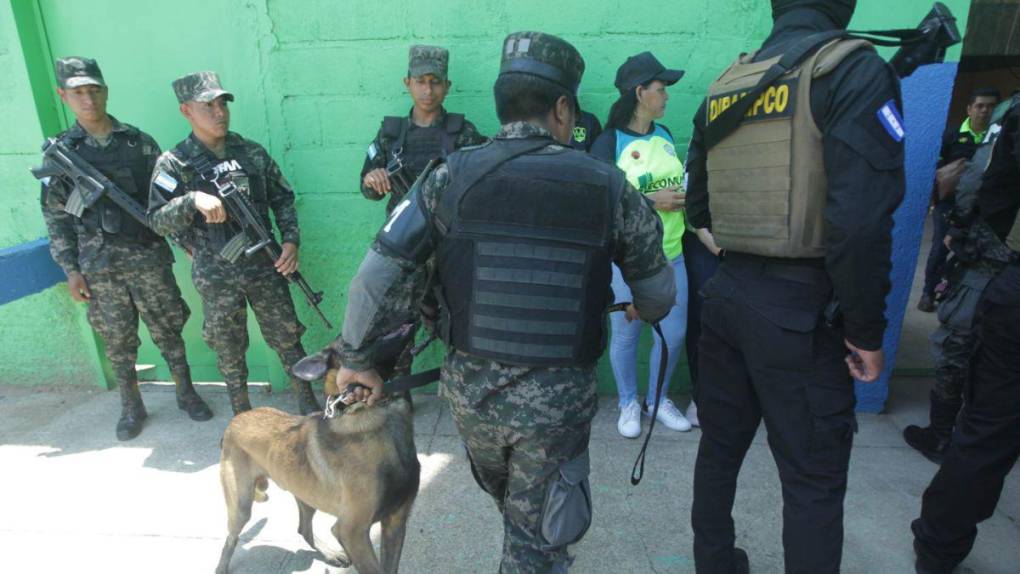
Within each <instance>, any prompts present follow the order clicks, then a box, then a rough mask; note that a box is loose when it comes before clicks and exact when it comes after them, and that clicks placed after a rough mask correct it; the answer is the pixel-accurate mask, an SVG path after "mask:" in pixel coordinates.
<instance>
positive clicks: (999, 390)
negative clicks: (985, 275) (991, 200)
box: [912, 264, 1020, 573]
mask: <svg viewBox="0 0 1020 574" xmlns="http://www.w3.org/2000/svg"><path fill="white" fill-rule="evenodd" d="M978 313H979V314H980V315H981V321H982V323H981V329H980V331H979V339H978V347H977V351H976V353H975V355H974V360H973V362H972V363H971V380H970V383H969V384H968V385H967V387H966V388H965V390H964V396H965V405H964V408H963V411H962V412H961V414H960V419H959V421H958V423H957V425H956V431H955V432H954V433H953V442H952V446H951V447H950V449H949V451H948V452H947V453H946V459H945V461H944V462H943V463H942V467H941V468H939V471H938V473H937V474H936V475H935V478H934V479H932V481H931V485H929V486H928V489H927V490H926V491H925V492H924V499H923V501H922V506H921V517H920V518H918V519H917V520H915V521H914V523H913V524H912V529H913V531H914V549H915V551H916V552H917V566H918V572H924V573H929V572H930V573H943V572H945V573H949V572H951V571H952V570H953V568H955V567H956V565H957V564H959V563H960V562H962V561H963V559H964V558H965V557H966V556H967V554H969V553H970V550H971V548H972V547H973V546H974V539H975V538H976V537H977V525H978V523H979V522H981V521H983V520H985V519H987V518H988V517H990V516H991V515H992V513H993V512H994V511H995V506H996V505H997V504H998V502H999V496H1000V495H1001V494H1002V485H1003V481H1004V480H1005V478H1006V475H1007V474H1009V471H1010V470H1011V469H1012V468H1013V465H1014V464H1015V463H1016V460H1017V456H1018V455H1020V264H1013V265H1010V266H1009V267H1007V268H1006V270H1004V271H1003V272H1002V273H1001V274H999V276H998V277H996V278H995V279H994V280H993V281H992V282H991V283H990V284H989V285H988V288H987V289H986V290H985V294H984V297H983V299H982V301H981V304H980V306H979V309H978Z"/></svg>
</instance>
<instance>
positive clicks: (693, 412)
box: [685, 400, 701, 427]
mask: <svg viewBox="0 0 1020 574" xmlns="http://www.w3.org/2000/svg"><path fill="white" fill-rule="evenodd" d="M685 416H686V417H687V422H689V423H691V426H692V427H700V426H701V423H700V422H698V405H696V404H694V401H693V400H692V401H691V404H689V405H687V414H686V415H685Z"/></svg>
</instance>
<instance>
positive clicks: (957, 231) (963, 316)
mask: <svg viewBox="0 0 1020 574" xmlns="http://www.w3.org/2000/svg"><path fill="white" fill-rule="evenodd" d="M979 93H980V92H979ZM984 97H985V98H987V97H988V96H984ZM978 98H979V100H978V101H977V102H976V104H980V103H981V102H980V98H981V96H978ZM1015 101H1020V99H1017V100H1013V101H1006V102H1003V103H1002V106H1000V108H997V109H996V114H995V115H996V116H998V117H993V119H992V122H991V125H989V124H985V125H986V126H987V127H986V129H987V136H986V137H985V142H984V143H982V144H981V145H980V147H973V146H971V145H969V142H971V141H972V137H973V136H972V133H968V134H967V135H963V128H961V132H960V134H961V137H960V138H958V140H957V139H954V140H951V141H950V143H951V144H953V147H954V148H956V153H967V156H965V157H968V158H970V159H969V160H968V163H967V165H966V168H965V169H964V171H963V173H962V174H961V176H960V178H959V183H958V185H956V189H955V192H954V196H953V198H952V200H951V202H950V204H951V210H950V211H949V212H948V213H946V216H947V221H946V223H945V226H947V227H946V230H945V232H944V233H943V232H940V233H939V235H941V237H940V238H939V243H940V244H943V242H945V241H946V239H945V238H946V237H947V236H948V237H950V238H951V242H949V245H950V246H951V251H952V252H953V260H952V261H953V263H952V265H950V266H949V272H948V273H946V275H947V279H948V280H949V288H948V289H947V290H946V293H945V296H944V297H943V299H942V301H941V302H940V303H939V307H938V319H939V326H938V328H937V329H935V331H934V332H933V333H932V334H931V342H932V353H933V354H934V356H935V385H934V387H933V388H932V390H931V395H930V403H931V405H930V410H929V421H930V422H929V425H928V426H926V427H920V426H917V425H909V426H907V428H905V429H903V438H904V440H906V442H907V444H909V445H910V446H912V447H913V448H915V449H917V450H918V451H919V452H920V453H921V454H923V455H924V456H925V457H926V458H928V459H929V460H931V461H932V462H934V463H936V464H942V460H943V458H944V456H945V453H946V451H947V450H948V449H949V443H950V442H951V440H952V433H953V427H954V426H955V425H956V418H957V415H958V414H959V412H960V408H961V407H962V406H963V391H964V387H965V386H966V383H967V381H968V380H969V379H970V363H971V358H972V355H973V354H974V348H975V344H976V340H977V335H978V332H979V330H980V325H978V323H977V321H976V319H977V315H978V313H977V311H978V305H979V303H980V300H981V294H982V293H983V292H984V290H985V288H986V287H987V286H988V284H989V282H991V280H992V279H993V278H994V277H995V276H996V275H997V274H998V273H999V272H1000V271H1002V268H1003V266H1005V265H1006V264H1007V263H1009V261H1010V258H1011V256H1012V254H1011V253H1010V252H1009V250H1008V249H1006V247H1005V246H1004V245H1003V244H1002V241H1001V240H1000V238H999V237H997V236H996V234H995V232H994V231H993V230H992V229H991V227H989V226H988V223H987V222H985V221H983V220H981V218H980V217H979V216H978V209H977V208H978V201H977V200H978V194H979V191H980V187H981V179H982V175H983V174H984V172H985V169H986V168H987V167H988V165H989V161H990V159H991V152H992V150H993V146H994V142H995V141H996V139H997V138H998V136H999V135H1000V134H1001V120H1002V119H1004V117H1005V115H1006V112H1007V111H1008V110H1009V109H1010V107H1011V106H1010V104H1011V103H1014V102H1015ZM973 105H975V104H972V106H973ZM964 126H965V127H967V126H968V123H966V122H965V124H964ZM968 131H969V128H968ZM954 142H955V143H954ZM968 147H969V148H970V149H969V150H968V149H967V148H968ZM943 152H944V153H943V157H945V147H943ZM957 225H960V226H961V227H957ZM943 247H947V246H946V245H943ZM948 250H949V248H948V247H947V251H948Z"/></svg>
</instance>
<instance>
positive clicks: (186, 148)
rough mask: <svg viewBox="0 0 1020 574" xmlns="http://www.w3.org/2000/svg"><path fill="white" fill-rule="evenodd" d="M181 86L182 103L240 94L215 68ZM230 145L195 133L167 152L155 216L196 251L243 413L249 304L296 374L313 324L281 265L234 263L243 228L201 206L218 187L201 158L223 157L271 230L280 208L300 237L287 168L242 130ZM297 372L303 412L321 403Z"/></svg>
mask: <svg viewBox="0 0 1020 574" xmlns="http://www.w3.org/2000/svg"><path fill="white" fill-rule="evenodd" d="M174 88H175V91H177V95H178V99H179V100H180V101H182V102H183V101H188V100H189V99H195V100H197V101H202V100H198V98H199V97H210V96H211V98H210V100H211V99H214V98H215V97H219V96H224V95H226V96H228V97H229V98H230V99H233V96H232V95H231V94H229V92H225V91H223V90H222V89H221V88H220V86H219V79H218V78H217V77H216V76H215V74H212V73H210V72H204V73H200V74H193V75H190V76H185V77H184V78H181V79H179V80H177V81H176V82H174ZM206 101H209V100H206ZM225 147H226V149H225V154H224V155H223V156H222V157H217V156H214V154H213V153H212V152H211V151H210V150H209V149H208V148H207V147H206V146H205V145H203V144H202V143H201V142H200V141H199V140H198V139H197V138H196V137H195V135H194V134H191V135H189V136H188V137H187V138H186V139H185V140H184V141H182V142H181V143H179V144H178V145H177V146H176V147H175V148H174V149H172V150H170V151H167V152H165V153H163V155H161V156H160V157H159V159H158V160H157V162H156V166H155V169H154V171H153V178H152V183H151V186H150V194H151V197H150V202H149V209H150V211H149V218H150V222H151V224H152V227H153V229H155V230H156V232H157V233H159V234H161V235H173V236H175V237H177V238H178V239H179V240H180V241H181V242H182V243H183V244H184V245H187V246H188V248H189V249H190V250H191V252H192V256H193V258H194V262H193V266H192V273H191V275H192V280H193V281H194V283H195V288H196V289H197V290H198V292H199V294H200V295H201V297H202V313H203V315H204V322H203V325H202V336H203V338H204V339H205V342H206V343H207V344H208V345H209V347H210V348H211V349H212V350H213V351H215V352H216V361H217V366H218V367H219V370H220V373H221V374H222V375H223V378H224V381H225V382H226V383H227V387H228V389H229V391H230V397H231V405H232V407H233V409H234V412H235V414H236V413H238V412H242V411H245V410H248V409H250V408H251V406H250V403H249V401H248V392H247V382H248V366H247V363H246V361H245V351H246V350H247V349H248V327H247V310H246V307H247V305H251V307H252V310H253V311H254V312H255V318H256V319H257V320H258V323H259V327H260V328H261V329H262V334H263V337H264V338H265V340H266V343H268V344H269V346H270V347H271V348H272V349H273V350H274V351H276V354H277V355H278V356H279V357H280V361H281V362H282V363H283V366H284V368H285V369H286V370H287V372H288V373H290V369H291V367H292V366H293V365H294V363H296V362H297V361H298V360H300V359H301V358H303V357H304V356H305V351H304V348H303V347H302V345H301V335H302V334H303V333H304V332H305V327H304V325H302V324H301V322H300V321H299V320H298V317H297V313H296V312H295V310H294V302H293V300H292V299H291V296H290V289H289V287H288V284H287V280H286V279H285V278H284V277H283V276H282V275H281V274H280V273H278V272H277V271H276V269H275V268H274V266H273V262H272V261H270V260H269V258H268V256H267V255H266V254H265V252H262V251H260V252H258V253H256V254H255V255H253V256H251V257H244V256H242V257H241V258H240V259H238V260H237V261H236V262H234V263H230V262H229V261H227V260H226V259H224V258H223V257H221V256H220V249H221V248H223V246H224V244H225V243H226V241H227V240H229V239H230V238H231V237H233V236H234V235H235V234H236V233H237V232H238V228H236V227H235V226H234V224H233V223H231V222H230V221H229V219H228V221H227V222H225V223H219V224H207V223H205V220H204V218H203V216H202V215H201V214H200V213H199V212H198V211H197V210H196V208H195V199H194V198H195V192H196V191H203V192H205V193H209V194H211V195H215V194H216V192H215V190H214V187H213V186H212V184H211V183H210V182H208V181H205V180H204V179H202V177H201V174H199V173H198V172H197V171H196V169H195V165H196V164H208V165H214V164H215V165H216V169H217V170H218V171H226V172H227V177H229V178H231V179H232V181H233V182H234V183H235V184H236V185H237V187H238V188H239V189H240V190H241V192H243V193H245V194H247V195H248V197H249V198H250V199H251V201H252V203H253V204H254V205H255V208H256V210H257V212H258V214H259V216H261V219H262V225H263V226H265V228H266V229H268V230H271V229H272V224H271V223H270V219H269V210H270V209H272V212H273V217H274V219H275V221H276V225H277V227H278V228H279V229H280V233H281V235H282V242H283V243H293V244H294V245H298V244H299V243H300V234H299V231H298V221H297V211H296V210H295V208H294V191H293V190H292V188H291V186H290V184H289V183H288V182H287V179H286V178H285V177H284V176H283V173H282V172H281V171H280V167H279V166H278V165H277V164H276V162H275V161H273V159H272V158H271V157H270V156H269V153H268V152H267V151H266V150H265V148H263V147H262V146H261V145H259V144H257V143H255V142H253V141H251V140H248V139H245V138H243V137H241V136H240V135H238V134H236V133H234V132H229V133H228V135H227V137H226V146H225ZM290 378H291V385H292V386H293V388H294V389H295V391H296V392H297V394H298V400H299V407H300V409H301V411H302V413H303V414H304V413H306V412H313V411H316V410H319V407H318V404H317V402H316V399H315V396H314V394H313V393H312V391H311V388H310V386H309V384H308V383H307V382H304V381H301V380H299V379H297V378H296V377H293V376H291V377H290Z"/></svg>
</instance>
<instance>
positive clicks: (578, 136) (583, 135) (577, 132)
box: [574, 126, 588, 143]
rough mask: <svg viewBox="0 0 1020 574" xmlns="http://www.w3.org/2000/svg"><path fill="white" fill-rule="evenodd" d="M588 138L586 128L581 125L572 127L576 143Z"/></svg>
mask: <svg viewBox="0 0 1020 574" xmlns="http://www.w3.org/2000/svg"><path fill="white" fill-rule="evenodd" d="M586 139H588V130H586V129H584V128H583V127H580V126H578V127H576V128H574V141H575V142H577V143H584V140H586Z"/></svg>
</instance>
